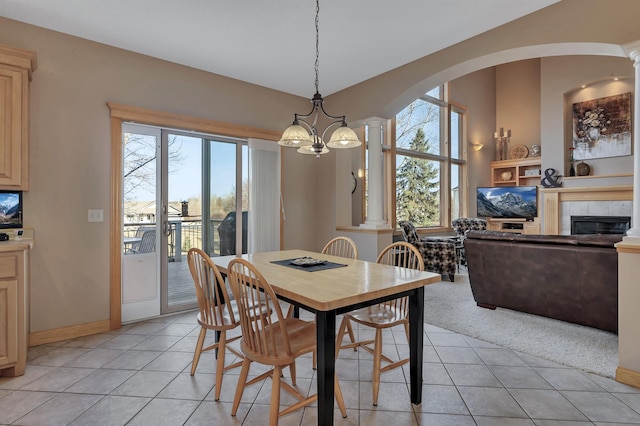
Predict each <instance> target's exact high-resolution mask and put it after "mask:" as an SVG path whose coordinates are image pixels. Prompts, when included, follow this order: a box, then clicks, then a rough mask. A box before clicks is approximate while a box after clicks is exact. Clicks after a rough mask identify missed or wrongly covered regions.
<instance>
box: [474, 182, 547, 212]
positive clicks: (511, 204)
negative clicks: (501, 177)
mask: <svg viewBox="0 0 640 426" xmlns="http://www.w3.org/2000/svg"><path fill="white" fill-rule="evenodd" d="M476 200H477V207H478V216H480V217H488V218H494V219H528V220H532V219H533V218H534V217H536V216H538V187H536V186H496V187H492V188H478V189H477V194H476Z"/></svg>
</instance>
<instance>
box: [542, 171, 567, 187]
mask: <svg viewBox="0 0 640 426" xmlns="http://www.w3.org/2000/svg"><path fill="white" fill-rule="evenodd" d="M561 178H562V176H560V175H556V169H553V168H549V169H547V170H545V171H544V177H543V178H542V180H541V181H540V184H541V185H542V186H544V187H545V188H558V187H560V186H562V182H560V179H561Z"/></svg>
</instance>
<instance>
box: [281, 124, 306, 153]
mask: <svg viewBox="0 0 640 426" xmlns="http://www.w3.org/2000/svg"><path fill="white" fill-rule="evenodd" d="M278 144H280V145H282V146H294V147H301V146H311V144H313V138H312V137H311V135H310V134H309V132H308V131H307V129H305V128H304V127H302V126H301V125H300V124H295V122H294V124H292V125H291V126H289V127H287V128H286V129H285V131H284V133H283V134H282V137H281V138H280V140H279V141H278Z"/></svg>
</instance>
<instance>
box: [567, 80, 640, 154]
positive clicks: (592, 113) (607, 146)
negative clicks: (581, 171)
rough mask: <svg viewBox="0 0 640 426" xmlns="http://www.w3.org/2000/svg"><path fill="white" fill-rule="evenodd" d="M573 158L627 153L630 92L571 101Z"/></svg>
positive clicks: (628, 144)
mask: <svg viewBox="0 0 640 426" xmlns="http://www.w3.org/2000/svg"><path fill="white" fill-rule="evenodd" d="M573 148H575V149H574V150H573V159H574V160H591V159H596V158H607V157H621V156H625V155H631V93H630V92H629V93H623V94H621V95H614V96H607V97H604V98H598V99H592V100H588V101H583V102H577V103H574V104H573Z"/></svg>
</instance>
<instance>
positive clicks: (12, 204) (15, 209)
mask: <svg viewBox="0 0 640 426" xmlns="http://www.w3.org/2000/svg"><path fill="white" fill-rule="evenodd" d="M7 228H22V191H1V190H0V229H7Z"/></svg>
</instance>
